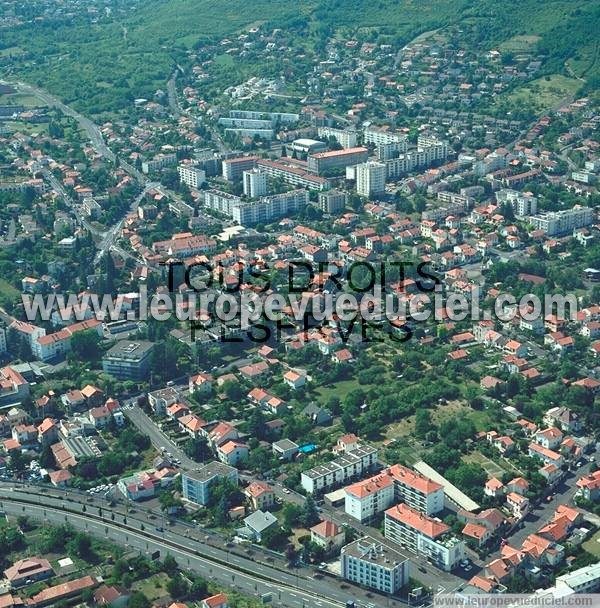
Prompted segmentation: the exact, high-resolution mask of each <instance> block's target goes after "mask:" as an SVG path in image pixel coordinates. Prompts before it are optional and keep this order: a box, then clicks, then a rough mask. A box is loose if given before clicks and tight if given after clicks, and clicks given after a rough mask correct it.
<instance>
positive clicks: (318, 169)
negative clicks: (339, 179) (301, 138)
mask: <svg viewBox="0 0 600 608" xmlns="http://www.w3.org/2000/svg"><path fill="white" fill-rule="evenodd" d="M368 158H369V150H368V149H367V148H363V147H357V148H346V149H344V150H333V151H331V152H318V153H316V154H310V155H309V157H308V170H309V171H310V172H311V173H316V174H317V175H322V174H323V173H328V172H330V173H336V172H340V171H342V170H343V169H345V168H346V167H348V166H351V165H358V164H360V163H364V162H366V161H367V159H368Z"/></svg>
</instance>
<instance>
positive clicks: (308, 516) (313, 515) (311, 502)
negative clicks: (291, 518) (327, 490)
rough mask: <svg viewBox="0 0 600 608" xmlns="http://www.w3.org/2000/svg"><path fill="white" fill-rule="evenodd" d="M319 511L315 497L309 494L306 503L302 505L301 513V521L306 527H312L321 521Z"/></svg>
mask: <svg viewBox="0 0 600 608" xmlns="http://www.w3.org/2000/svg"><path fill="white" fill-rule="evenodd" d="M319 519H320V518H319V511H318V509H317V505H316V503H315V499H314V498H313V497H312V495H311V494H309V495H308V496H307V497H306V499H305V501H304V504H303V505H302V513H301V514H300V522H301V523H302V525H303V526H304V527H305V528H311V527H312V526H314V525H315V524H316V523H318V522H319Z"/></svg>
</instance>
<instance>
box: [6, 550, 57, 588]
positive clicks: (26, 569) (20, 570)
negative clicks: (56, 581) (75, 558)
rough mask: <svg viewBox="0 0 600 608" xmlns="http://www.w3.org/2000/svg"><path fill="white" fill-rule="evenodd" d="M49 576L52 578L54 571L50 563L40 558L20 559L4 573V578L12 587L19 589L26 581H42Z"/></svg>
mask: <svg viewBox="0 0 600 608" xmlns="http://www.w3.org/2000/svg"><path fill="white" fill-rule="evenodd" d="M51 576H54V570H53V568H52V566H51V565H50V562H49V561H48V560H47V559H43V558H40V557H29V558H26V559H21V560H19V561H18V562H15V563H14V564H13V565H12V566H11V567H10V568H7V569H6V570H5V571H4V578H6V580H7V581H8V582H9V583H10V584H11V585H12V586H13V587H20V586H21V585H24V584H25V583H26V582H27V581H42V580H44V579H47V578H50V577H51Z"/></svg>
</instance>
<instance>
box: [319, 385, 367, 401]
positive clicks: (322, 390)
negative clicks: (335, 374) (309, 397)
mask: <svg viewBox="0 0 600 608" xmlns="http://www.w3.org/2000/svg"><path fill="white" fill-rule="evenodd" d="M359 388H360V389H362V390H364V391H365V392H366V391H367V390H368V388H369V387H368V386H361V385H360V384H359V383H358V380H354V379H352V380H342V381H341V382H336V383H335V384H332V385H330V386H320V387H319V388H318V389H317V390H316V392H317V395H318V396H319V401H320V402H321V403H322V404H325V403H327V400H328V399H329V398H330V397H339V399H340V401H343V400H344V397H345V396H346V395H347V394H348V393H350V392H352V391H356V390H358V389H359Z"/></svg>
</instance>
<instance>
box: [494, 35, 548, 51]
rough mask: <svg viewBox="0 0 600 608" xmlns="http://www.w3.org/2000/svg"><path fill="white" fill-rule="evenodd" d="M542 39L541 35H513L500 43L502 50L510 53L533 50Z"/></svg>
mask: <svg viewBox="0 0 600 608" xmlns="http://www.w3.org/2000/svg"><path fill="white" fill-rule="evenodd" d="M540 40H541V38H540V37H539V36H534V35H529V36H513V37H512V38H509V39H508V40H506V41H504V42H503V43H502V44H500V45H499V49H500V50H501V51H506V52H508V53H526V52H531V51H532V50H533V48H534V47H535V45H536V44H537V43H538V42H539V41H540Z"/></svg>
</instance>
